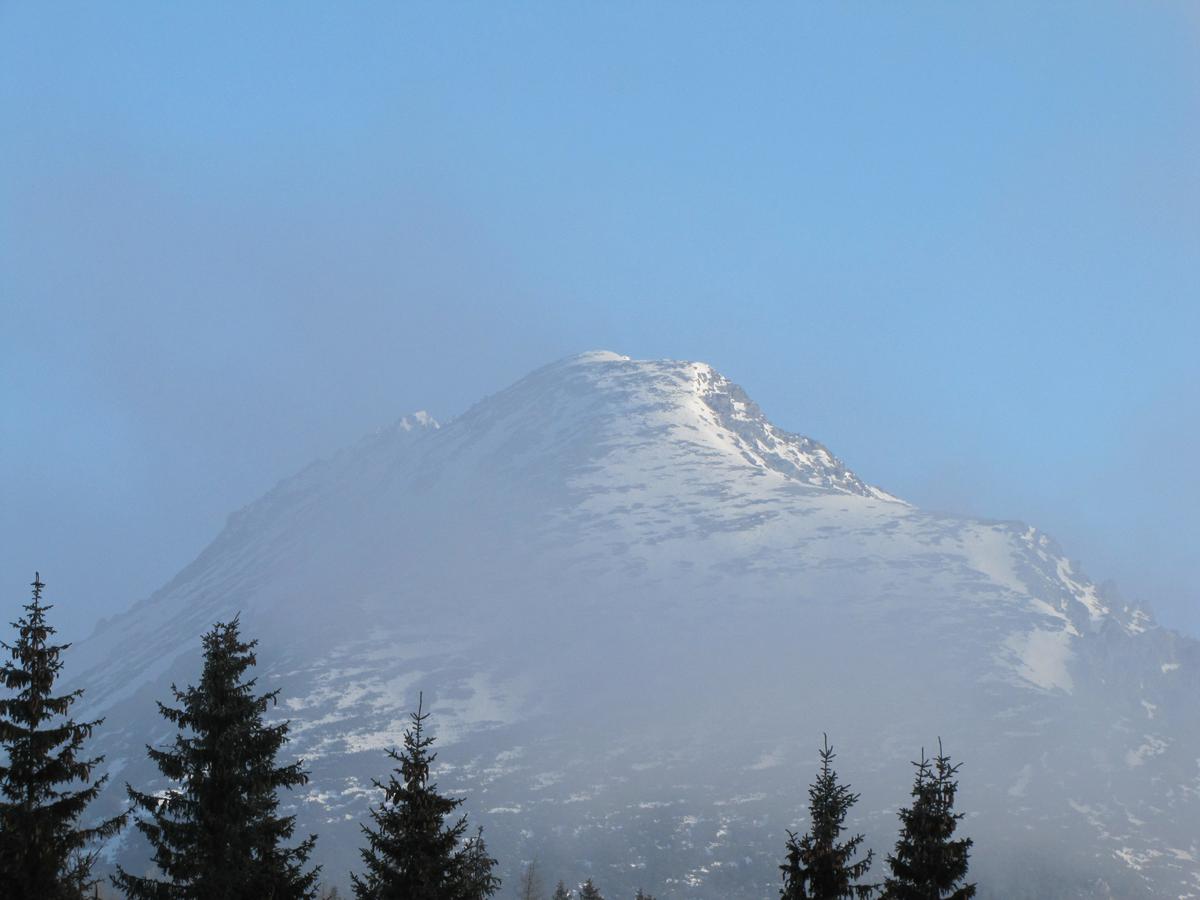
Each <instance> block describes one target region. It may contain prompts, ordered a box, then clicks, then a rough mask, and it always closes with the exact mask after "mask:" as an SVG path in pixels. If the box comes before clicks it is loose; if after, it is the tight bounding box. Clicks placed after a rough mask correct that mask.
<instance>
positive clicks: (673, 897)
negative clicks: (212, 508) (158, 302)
mask: <svg viewBox="0 0 1200 900" xmlns="http://www.w3.org/2000/svg"><path fill="white" fill-rule="evenodd" d="M236 614H241V615H242V621H243V622H244V623H245V626H246V629H247V632H248V633H250V634H254V635H259V636H261V637H262V645H261V649H262V654H261V657H260V660H261V662H260V665H261V675H262V678H263V683H264V684H269V685H270V686H271V687H272V688H276V687H277V688H279V689H280V690H281V692H282V693H281V697H282V698H283V704H285V705H286V709H285V710H281V714H286V715H287V716H288V717H289V718H291V719H292V731H291V735H292V738H293V743H292V745H291V746H290V752H293V753H295V754H297V755H300V756H302V757H303V758H304V759H305V760H306V761H307V763H308V764H309V765H311V766H312V769H313V778H312V784H311V786H310V790H309V791H308V793H307V794H305V795H304V796H303V797H302V798H299V800H300V802H299V803H298V807H297V810H296V811H297V814H298V816H299V826H298V827H299V828H301V829H303V832H304V833H308V831H320V833H321V842H320V844H319V845H318V847H319V851H318V852H319V853H320V854H321V855H322V861H323V862H324V863H325V864H326V866H327V869H326V871H328V872H331V873H337V872H344V871H346V869H347V868H348V867H350V866H353V865H355V864H356V862H357V859H356V857H355V855H354V853H353V849H352V848H353V846H354V843H355V841H356V840H357V839H358V836H359V833H358V828H357V822H359V821H361V820H362V818H363V816H364V815H365V814H366V807H367V803H368V802H369V801H370V800H371V798H372V794H371V792H370V790H369V789H368V788H366V787H365V786H366V785H369V784H370V783H371V782H370V779H371V778H372V777H376V776H377V775H378V774H379V771H380V766H381V765H385V764H386V759H385V757H384V755H383V750H384V749H385V748H386V747H388V746H391V745H393V744H395V743H396V742H397V741H398V740H399V738H400V735H401V734H402V733H403V730H404V728H405V726H406V723H407V718H406V713H407V711H408V710H409V709H411V708H412V707H413V704H414V703H415V702H416V699H417V696H418V695H419V694H420V693H421V692H424V694H425V697H426V698H428V701H429V704H430V708H431V709H432V710H433V713H434V716H435V722H436V732H437V737H438V740H439V747H441V748H444V749H445V750H446V754H445V756H444V757H443V760H444V763H445V765H447V766H448V767H453V768H446V769H444V770H443V774H444V775H445V776H446V783H447V784H448V785H450V786H451V788H452V790H453V791H454V792H455V793H457V794H460V795H465V796H467V797H469V798H470V802H471V803H473V804H477V805H475V806H474V807H473V809H472V815H473V817H477V818H478V820H479V821H480V822H481V823H483V824H486V826H487V828H488V831H489V841H491V837H490V835H495V846H496V849H497V856H498V857H499V858H501V859H502V860H504V861H505V862H506V865H507V866H508V868H507V869H506V870H505V871H504V873H503V877H504V878H505V879H506V880H510V879H511V880H515V878H516V861H518V860H521V859H530V858H533V857H535V856H536V857H538V858H539V859H545V860H546V861H547V866H548V870H550V871H554V872H555V873H556V877H558V876H559V875H562V876H565V877H575V875H574V873H577V872H579V871H580V870H581V868H582V867H583V863H582V862H581V861H583V860H586V861H587V863H586V868H587V871H594V872H595V873H596V874H597V880H598V881H603V883H604V884H606V885H608V886H609V887H606V892H607V891H609V889H610V888H611V891H612V892H614V894H613V895H617V894H623V895H625V896H630V895H632V893H633V890H634V889H635V888H636V887H637V886H638V885H641V886H642V887H648V888H651V889H653V891H654V893H655V894H656V895H657V896H662V897H663V898H664V900H717V898H720V900H759V898H761V897H763V896H766V895H768V894H771V893H772V892H774V891H777V889H778V885H777V865H778V860H779V853H780V851H781V848H782V840H781V837H780V836H781V835H782V834H783V833H784V829H786V828H789V827H790V828H794V827H796V826H797V824H799V823H800V822H802V820H803V811H802V806H803V802H804V799H803V790H802V787H801V786H802V785H803V783H804V780H805V778H806V777H807V775H808V773H810V772H811V767H812V764H813V762H814V757H813V754H812V748H813V747H814V746H815V745H816V743H818V742H819V736H820V733H821V732H822V731H826V730H827V731H829V732H830V733H831V734H833V735H836V736H837V739H838V741H839V743H840V744H841V745H842V746H844V747H846V748H847V751H848V752H847V756H846V764H847V770H848V771H853V772H854V773H855V776H854V783H855V787H856V789H860V790H862V797H863V805H862V807H861V813H862V815H861V818H860V820H859V823H858V824H856V827H861V828H862V829H863V830H864V832H867V833H868V835H869V839H870V842H871V844H872V845H873V846H874V847H875V848H876V849H880V848H884V847H886V846H889V844H890V841H891V840H893V839H894V825H895V814H894V810H895V809H896V808H897V807H898V806H899V805H900V804H902V803H903V802H905V799H906V796H907V794H906V792H907V789H908V777H909V768H910V767H909V760H911V759H912V755H913V754H914V753H915V752H916V751H917V749H918V748H919V747H920V746H921V745H922V743H926V742H928V741H930V740H932V738H933V737H935V736H937V735H939V734H943V735H947V736H948V738H949V739H950V740H951V742H952V743H951V745H950V746H951V748H952V750H953V752H954V754H955V756H956V759H962V760H964V761H965V762H966V764H967V767H966V768H965V769H964V779H963V793H962V801H963V808H964V809H965V810H969V811H970V816H971V818H969V819H968V820H967V822H966V823H965V826H964V827H966V826H969V834H970V835H971V836H972V837H973V838H975V839H976V841H977V844H976V849H975V855H974V856H973V860H972V869H973V872H976V873H977V876H976V877H977V878H978V880H979V882H980V885H981V889H980V896H981V900H984V898H987V900H995V898H1000V897H1003V898H1005V900H1012V898H1015V897H1025V896H1036V897H1038V898H1039V900H1062V898H1067V900H1084V898H1087V900H1090V898H1093V897H1121V898H1129V900H1157V898H1159V897H1168V896H1169V897H1188V898H1200V863H1198V862H1197V860H1198V859H1200V848H1197V846H1196V843H1195V823H1196V821H1197V820H1198V819H1197V817H1198V815H1200V778H1198V777H1197V761H1196V753H1195V747H1196V746H1200V724H1197V718H1196V716H1195V714H1194V710H1195V697H1196V696H1197V695H1198V693H1200V644H1197V643H1196V642H1195V641H1190V640H1187V639H1183V638H1180V637H1179V636H1177V635H1174V634H1172V633H1170V632H1168V631H1166V630H1165V629H1161V628H1157V627H1155V626H1154V624H1153V621H1152V620H1151V619H1150V618H1149V616H1148V615H1147V614H1146V613H1145V612H1143V611H1142V610H1139V609H1136V608H1132V607H1129V606H1127V605H1125V604H1123V603H1122V602H1121V601H1120V599H1119V598H1118V597H1117V596H1116V595H1115V594H1113V593H1112V592H1110V591H1105V590H1104V589H1102V588H1100V587H1098V586H1097V585H1095V584H1093V583H1092V582H1091V581H1090V579H1088V578H1087V576H1086V575H1085V574H1084V573H1083V571H1082V569H1081V567H1080V566H1079V565H1077V564H1075V563H1072V562H1071V561H1070V560H1069V558H1068V557H1067V556H1066V555H1065V553H1064V551H1062V550H1061V549H1060V548H1058V547H1057V546H1056V545H1055V544H1054V542H1053V541H1052V540H1050V539H1049V538H1048V537H1047V536H1046V535H1044V534H1043V533H1041V532H1040V531H1037V530H1036V529H1034V528H1031V527H1029V526H1027V525H1023V524H1021V523H1019V522H994V521H981V520H977V519H971V518H968V517H961V516H944V515H937V514H934V513H931V512H926V511H923V510H921V509H918V508H915V507H913V506H910V505H909V504H907V503H904V502H902V501H898V500H896V499H895V498H894V497H892V496H891V495H889V494H887V493H885V492H884V491H882V490H880V489H878V488H875V487H872V486H871V485H869V484H867V483H866V482H865V481H863V480H862V479H861V478H859V477H858V476H857V475H855V474H854V473H853V472H852V471H851V470H850V469H849V468H848V467H847V466H846V465H845V464H843V463H842V462H841V461H840V460H839V459H838V458H837V457H836V456H834V455H833V454H832V453H831V452H830V451H829V450H828V449H827V448H826V447H824V446H823V445H821V444H819V443H818V442H816V441H815V440H813V439H811V438H807V437H803V436H801V435H797V434H792V433H790V432H788V431H785V430H783V429H782V428H779V427H778V426H777V425H775V424H774V423H773V422H771V421H770V420H769V419H768V418H767V416H766V414H765V413H764V412H763V411H762V410H761V409H760V408H759V407H758V406H757V405H756V404H755V403H754V401H753V400H751V399H750V397H749V396H747V394H746V392H745V391H743V390H742V389H741V388H740V387H738V386H737V385H736V384H734V383H733V382H731V381H730V380H729V379H727V378H726V377H725V376H724V375H722V374H721V373H720V372H718V371H717V370H715V369H714V368H713V367H712V366H709V365H707V364H705V363H701V362H686V361H676V360H637V359H630V358H628V357H624V356H621V355H620V354H617V353H612V352H608V351H594V352H589V353H583V354H579V355H577V356H573V357H570V358H567V359H564V360H560V361H559V362H556V363H552V364H551V365H548V366H546V367H544V368H542V369H539V370H537V371H536V372H533V373H532V374H530V375H528V376H527V377H525V378H523V379H521V380H520V381H518V382H516V383H515V384H513V385H511V386H510V387H508V388H506V389H504V390H501V391H499V392H498V393H496V394H494V395H492V396H490V397H488V398H485V399H483V400H481V401H480V402H479V403H477V404H476V405H475V406H473V407H472V408H471V409H469V410H468V411H467V412H466V413H464V414H463V415H462V416H460V417H458V418H456V419H454V420H452V421H449V422H447V423H446V424H444V425H441V426H439V424H438V423H437V422H436V421H435V420H434V419H432V418H431V417H429V416H428V415H426V414H421V413H418V414H412V415H409V416H406V417H404V418H403V419H400V420H399V421H398V422H396V423H394V424H392V425H390V426H388V427H385V428H382V429H380V430H378V431H377V432H375V433H374V434H371V435H369V436H368V437H366V438H364V439H362V440H360V441H358V442H357V443H354V444H351V445H350V446H348V447H347V448H346V449H344V450H342V451H341V452H339V453H337V454H335V455H333V456H331V457H330V458H328V459H325V460H322V461H320V462H317V463H314V464H312V465H310V466H308V467H307V468H305V469H304V470H302V471H301V472H299V473H297V474H296V475H294V476H292V477H291V478H288V479H286V480H284V481H283V482H281V483H280V484H279V485H277V486H276V487H275V488H274V489H273V490H271V491H270V492H268V493H267V494H266V495H264V496H263V497H261V498H259V499H258V500H257V501H255V502H253V503H251V504H249V505H248V506H246V507H245V508H244V509H242V510H241V511H239V512H238V513H236V514H235V515H233V516H232V517H231V518H230V520H229V523H228V525H227V527H226V528H225V529H224V530H223V531H222V533H221V534H220V535H219V536H218V537H217V539H216V540H215V541H213V543H212V544H211V545H210V546H209V547H208V548H207V549H206V550H204V551H203V553H201V554H200V556H199V557H198V558H197V559H196V560H195V561H194V562H193V563H192V564H191V565H189V566H188V567H187V568H185V569H184V570H183V571H182V572H180V573H179V575H178V576H177V577H176V578H175V579H173V580H172V581H171V582H170V583H169V584H167V585H166V586H164V587H163V589H162V590H160V591H159V592H157V593H156V594H155V595H154V596H153V597H151V598H148V599H147V600H146V601H144V602H142V603H140V604H138V605H136V606H135V607H134V608H133V609H131V610H130V612H129V613H127V614H126V615H124V616H121V617H119V618H117V619H114V620H112V621H111V622H109V623H108V624H107V625H106V626H104V627H102V628H101V629H99V630H98V631H97V633H96V634H95V635H94V636H93V637H92V638H91V639H89V640H88V641H84V642H82V643H81V644H80V645H79V646H77V647H76V648H73V649H72V651H71V657H70V665H71V666H72V667H73V670H74V671H75V672H77V673H79V682H78V683H79V685H80V686H85V687H86V688H87V690H88V694H87V695H86V696H87V699H88V701H89V702H90V703H91V704H92V706H91V708H90V709H89V710H88V711H87V712H88V713H89V714H92V715H105V716H107V717H108V718H107V724H106V727H105V729H104V733H103V735H101V737H100V738H99V740H98V742H97V748H96V749H97V752H100V753H104V754H105V755H106V758H107V759H108V760H110V761H111V763H110V765H109V769H108V772H109V774H110V775H111V776H112V779H111V782H110V785H111V787H110V788H109V789H108V790H107V792H106V794H105V796H104V798H103V802H104V803H105V804H108V808H109V809H110V811H116V810H117V809H120V808H121V804H122V803H123V802H124V797H125V795H124V792H123V791H122V790H121V789H120V785H121V784H122V783H123V782H124V781H126V780H128V781H130V783H132V784H144V785H145V786H146V787H148V788H149V789H152V790H153V789H158V788H159V787H161V783H160V782H156V781H154V780H153V779H154V777H155V775H154V774H153V772H152V771H151V768H150V767H149V766H148V764H147V762H146V760H145V756H144V744H145V742H146V741H147V740H151V741H157V740H159V739H160V738H161V737H162V736H163V735H164V734H165V732H164V731H163V727H162V724H161V722H160V720H159V719H158V717H157V714H156V707H155V705H154V702H153V701H154V700H155V699H158V698H163V697H166V696H169V694H168V693H167V691H168V690H169V685H170V684H171V682H172V681H174V682H176V683H181V684H182V683H187V682H188V681H190V680H192V679H194V677H195V673H196V671H197V670H198V659H197V651H198V639H199V635H200V634H201V633H203V631H204V630H205V629H206V628H209V627H211V625H212V623H213V622H215V621H222V620H228V618H230V617H231V616H233V615H236ZM731 717H732V718H731ZM731 721H733V722H734V723H735V725H734V727H732V728H731V727H730V722H731ZM926 746H928V744H927V743H926ZM127 834H129V831H127ZM125 840H126V841H127V843H126V844H124V845H114V847H112V848H110V850H111V853H112V855H113V856H114V858H118V859H123V860H125V861H127V862H131V863H132V864H135V865H141V864H144V859H142V858H139V856H138V854H139V853H142V852H143V850H144V848H143V847H142V846H141V844H140V843H139V842H138V841H136V840H129V839H128V838H126V839H125ZM1047 847H1048V848H1052V852H1050V853H1049V855H1047V856H1044V857H1043V856H1041V855H1038V854H1040V853H1041V852H1042V851H1041V849H1040V848H1047ZM651 848H652V849H651ZM1031 854H1033V855H1032V856H1031ZM1030 859H1034V860H1035V862H1036V863H1037V865H1036V866H1033V867H1032V868H1031V867H1030V865H1029V860H1030ZM631 861H633V862H635V863H638V864H639V865H641V864H645V865H646V866H647V868H645V869H642V868H638V867H635V866H631ZM1039 866H1040V868H1038V867H1039ZM1026 870H1031V871H1033V872H1034V873H1035V875H1036V880H1035V881H1034V882H1033V883H1032V888H1031V886H1030V884H1029V883H1025V882H1023V878H1024V876H1025V873H1026ZM334 877H336V876H334ZM509 883H511V881H510V882H509Z"/></svg>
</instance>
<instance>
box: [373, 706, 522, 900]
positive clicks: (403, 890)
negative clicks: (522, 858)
mask: <svg viewBox="0 0 1200 900" xmlns="http://www.w3.org/2000/svg"><path fill="white" fill-rule="evenodd" d="M410 717H411V719H412V724H411V725H410V727H409V728H408V729H407V730H405V732H404V749H403V751H398V750H396V749H394V748H393V749H391V750H388V756H389V757H390V758H391V759H393V760H394V761H396V762H397V763H399V765H398V766H397V767H396V768H395V769H394V770H393V771H392V773H391V774H390V775H389V776H388V782H387V784H383V783H382V782H380V781H375V786H376V787H377V788H379V789H380V790H382V791H383V793H384V796H383V801H382V802H381V803H380V804H379V806H378V807H373V808H372V809H371V820H372V822H373V823H374V826H375V827H374V828H372V827H369V826H367V825H364V826H362V829H363V833H364V834H365V835H366V837H367V846H366V847H364V848H363V849H362V850H361V851H360V852H361V855H362V859H363V862H364V863H365V864H366V872H365V873H363V875H361V876H359V875H351V876H350V877H351V879H352V880H353V882H354V893H355V895H356V896H357V897H358V898H359V900H477V898H482V897H488V896H491V895H492V894H493V893H495V891H496V889H497V888H498V887H499V884H500V881H499V879H498V878H495V877H494V876H493V875H492V868H493V867H494V866H495V863H496V861H495V860H494V859H491V858H490V857H489V856H488V855H487V851H486V848H485V847H484V846H483V842H482V838H481V837H478V836H477V837H476V838H474V839H472V840H469V841H466V842H464V841H463V835H464V834H465V833H466V830H467V819H466V816H460V817H458V818H457V819H455V820H453V821H450V822H447V817H449V816H451V815H452V814H453V813H454V811H455V810H456V809H458V807H459V806H461V805H462V802H463V801H462V800H461V799H459V798H454V797H446V796H443V795H442V794H440V793H438V790H437V784H436V783H434V782H432V781H430V768H431V767H432V765H433V763H434V761H435V760H436V759H437V754H436V753H433V752H431V751H430V747H431V746H432V745H433V742H434V738H433V737H432V736H431V735H429V734H426V732H425V722H426V720H428V718H429V713H427V712H425V710H424V696H423V695H422V697H421V699H420V700H419V701H418V704H417V711H416V712H414V713H411V714H410ZM397 775H399V778H397V777H396V776H397Z"/></svg>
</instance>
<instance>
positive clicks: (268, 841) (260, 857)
mask: <svg viewBox="0 0 1200 900" xmlns="http://www.w3.org/2000/svg"><path fill="white" fill-rule="evenodd" d="M257 643H258V642H257V641H250V642H249V643H247V642H244V641H242V640H241V637H240V635H239V624H238V620H237V619H236V618H235V619H234V620H233V621H232V622H229V623H228V624H224V623H219V624H217V625H216V626H215V627H214V628H213V629H212V630H211V631H210V632H208V633H207V634H205V635H204V638H203V646H204V667H203V671H202V672H201V675H200V683H199V685H197V686H195V687H188V688H187V690H184V691H181V690H179V689H178V688H176V687H175V686H174V685H172V687H171V692H172V694H173V695H174V697H175V702H176V703H178V704H179V705H178V706H166V705H164V704H162V703H160V704H159V705H158V707H159V711H160V712H161V713H162V715H163V716H164V717H165V718H166V719H167V720H168V721H169V722H171V724H173V725H175V726H176V727H177V728H178V730H179V733H178V734H177V735H176V737H175V740H174V742H173V743H172V744H171V745H170V746H168V747H165V748H155V747H147V748H146V749H147V752H148V753H149V754H150V758H151V759H152V760H153V761H154V763H155V764H156V765H157V766H158V769H159V771H160V772H162V774H163V775H164V776H166V777H167V778H168V779H170V781H172V782H174V783H175V784H176V785H177V787H175V788H172V789H170V790H168V791H166V792H165V794H153V793H142V792H141V791H137V790H134V789H133V788H132V787H127V790H128V792H129V797H130V799H131V800H132V801H133V803H134V806H135V808H137V809H138V810H140V811H141V812H142V813H143V816H142V817H141V818H139V819H138V820H137V827H138V830H140V831H141V832H142V834H144V835H145V836H146V838H147V839H148V840H149V841H150V844H151V846H152V847H153V850H154V862H155V864H156V865H157V866H158V869H159V872H160V873H161V876H162V877H159V878H156V877H152V876H147V877H142V876H137V875H131V874H130V873H128V872H126V871H125V870H124V869H121V868H119V867H118V870H117V876H116V877H115V878H114V879H113V881H114V883H115V884H116V885H117V886H118V887H120V888H121V889H122V890H124V891H125V893H126V895H127V896H128V897H131V898H136V900H210V898H221V900H262V898H271V900H308V898H312V897H314V896H315V895H316V892H317V888H316V879H317V875H318V871H319V868H313V869H309V870H308V871H305V866H306V865H307V862H308V857H309V854H310V853H311V852H312V849H313V844H314V843H315V842H316V838H315V837H311V836H310V837H309V838H307V839H305V840H303V841H300V843H299V844H297V845H296V846H287V845H286V843H287V842H288V841H290V840H291V838H292V834H293V832H294V830H295V817H293V816H281V815H279V814H278V806H279V790H280V789H281V788H294V787H298V786H300V785H303V784H306V783H307V782H308V775H307V773H306V772H305V771H304V769H303V768H302V766H301V763H300V762H294V763H289V764H286V765H280V764H278V763H277V762H276V756H277V754H278V753H279V751H280V750H281V749H282V748H283V745H284V744H285V743H286V742H287V735H288V723H286V722H280V723H277V724H274V725H268V724H266V723H265V722H264V721H263V715H264V713H265V712H266V711H267V708H268V707H270V706H272V705H274V704H275V702H276V700H277V697H278V693H279V692H278V691H270V692H267V693H265V694H256V693H255V686H256V679H254V678H247V677H246V675H247V672H248V671H249V669H250V668H251V667H252V666H254V665H255V663H256V659H255V655H254V647H255V646H256V645H257Z"/></svg>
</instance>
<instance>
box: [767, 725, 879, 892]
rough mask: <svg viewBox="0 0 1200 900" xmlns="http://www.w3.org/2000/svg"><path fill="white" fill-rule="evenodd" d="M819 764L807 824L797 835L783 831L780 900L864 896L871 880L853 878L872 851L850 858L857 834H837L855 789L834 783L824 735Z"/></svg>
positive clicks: (867, 864)
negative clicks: (784, 845) (861, 881)
mask: <svg viewBox="0 0 1200 900" xmlns="http://www.w3.org/2000/svg"><path fill="white" fill-rule="evenodd" d="M819 752H820V755H821V769H820V771H819V772H818V773H817V780H816V781H814V782H813V783H812V785H810V786H809V789H808V812H809V818H810V820H811V830H810V831H809V832H808V833H807V834H805V835H804V837H802V838H799V839H797V837H796V835H795V833H794V832H791V831H789V832H788V841H787V862H785V863H784V864H783V865H782V866H780V867H779V868H780V869H781V870H782V872H783V887H782V889H781V890H780V892H779V894H780V896H781V897H783V900H852V898H855V897H862V898H865V897H870V896H871V895H872V894H873V893H874V892H875V891H876V890H877V886H876V885H870V884H855V882H857V881H858V880H859V879H860V878H863V877H864V876H865V875H866V874H867V870H868V869H870V868H871V859H872V856H873V854H872V852H871V851H870V850H868V851H867V855H866V857H865V858H863V859H861V860H859V861H858V862H854V861H853V859H854V855H855V854H856V853H857V852H858V848H859V845H860V844H862V842H863V836H862V835H861V834H856V835H854V836H853V837H850V838H848V839H847V840H844V841H843V840H840V839H841V836H842V833H843V832H844V831H845V830H846V824H845V823H846V814H847V813H848V812H849V811H850V807H852V806H853V805H854V804H855V803H857V802H858V794H855V793H853V792H852V791H851V790H850V787H849V785H844V784H839V783H838V779H837V773H836V772H835V771H834V770H833V760H834V757H835V755H836V754H835V753H834V752H833V748H832V747H830V746H829V738H828V736H826V737H825V741H824V746H823V747H822V749H821V750H820V751H819Z"/></svg>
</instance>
